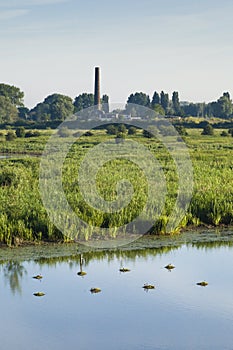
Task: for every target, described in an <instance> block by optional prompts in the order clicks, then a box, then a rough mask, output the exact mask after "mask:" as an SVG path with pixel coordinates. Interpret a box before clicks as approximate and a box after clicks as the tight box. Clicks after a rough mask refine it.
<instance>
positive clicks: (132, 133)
mask: <svg viewBox="0 0 233 350" xmlns="http://www.w3.org/2000/svg"><path fill="white" fill-rule="evenodd" d="M128 134H129V135H136V134H137V128H135V127H134V126H130V127H129V130H128Z"/></svg>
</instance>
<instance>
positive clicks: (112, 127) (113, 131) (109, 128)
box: [106, 125, 118, 135]
mask: <svg viewBox="0 0 233 350" xmlns="http://www.w3.org/2000/svg"><path fill="white" fill-rule="evenodd" d="M106 130H107V134H108V135H116V134H117V131H118V130H117V127H116V126H115V125H108V126H107V127H106Z"/></svg>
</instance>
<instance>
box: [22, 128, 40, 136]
mask: <svg viewBox="0 0 233 350" xmlns="http://www.w3.org/2000/svg"><path fill="white" fill-rule="evenodd" d="M37 136H40V132H39V131H38V130H29V131H28V132H26V134H25V137H37Z"/></svg>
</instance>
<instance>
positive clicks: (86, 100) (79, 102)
mask: <svg viewBox="0 0 233 350" xmlns="http://www.w3.org/2000/svg"><path fill="white" fill-rule="evenodd" d="M92 106H94V95H93V94H89V93H86V92H84V93H83V94H80V95H78V96H77V97H75V100H74V107H75V112H79V111H81V110H83V109H86V108H89V107H92Z"/></svg>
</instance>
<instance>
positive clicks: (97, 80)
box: [94, 67, 101, 111]
mask: <svg viewBox="0 0 233 350" xmlns="http://www.w3.org/2000/svg"><path fill="white" fill-rule="evenodd" d="M94 95H95V99H94V101H95V106H96V109H97V110H98V111H100V110H101V101H100V68H99V67H95V94H94Z"/></svg>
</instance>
